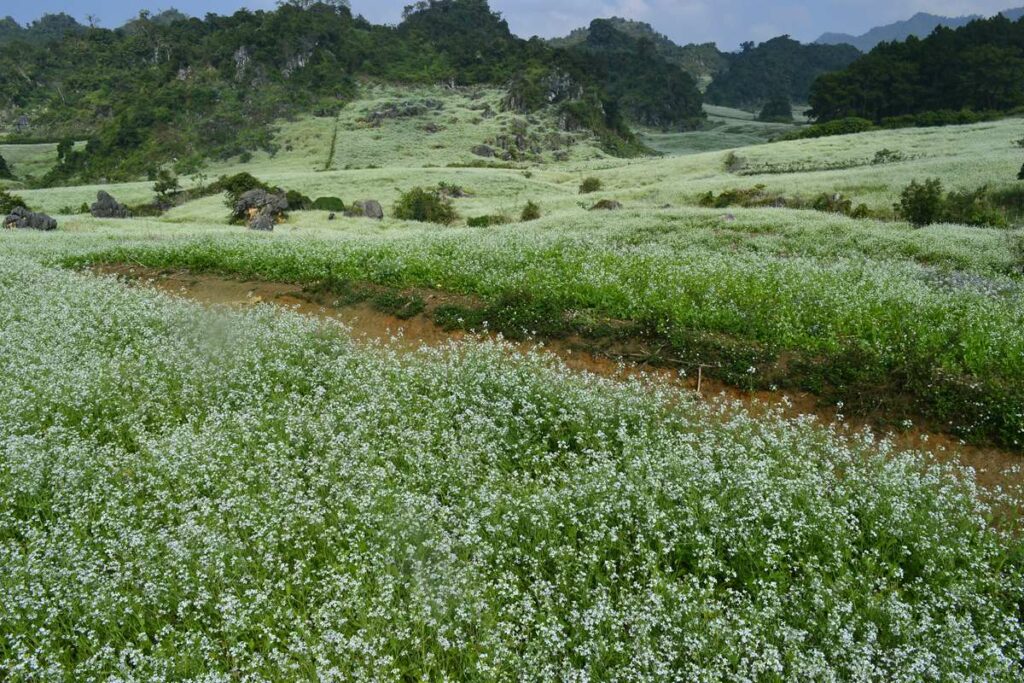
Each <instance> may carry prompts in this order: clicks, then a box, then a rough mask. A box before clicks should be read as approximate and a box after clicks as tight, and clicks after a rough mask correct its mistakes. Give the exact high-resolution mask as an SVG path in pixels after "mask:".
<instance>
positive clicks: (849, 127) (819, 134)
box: [781, 116, 875, 140]
mask: <svg viewBox="0 0 1024 683" xmlns="http://www.w3.org/2000/svg"><path fill="white" fill-rule="evenodd" d="M874 129H875V124H874V123H872V122H871V121H868V120H867V119H861V118H857V117H856V116H851V117H849V118H845V119H836V120H835V121H829V122H828V123H818V124H815V125H813V126H808V127H807V128H804V129H802V130H798V131H794V132H792V133H788V134H786V135H784V136H782V138H781V139H783V140H806V139H809V138H824V137H828V136H831V135H852V134H854V133H864V132H867V131H869V130H874Z"/></svg>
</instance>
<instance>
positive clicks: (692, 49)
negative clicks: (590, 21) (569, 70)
mask: <svg viewBox="0 0 1024 683" xmlns="http://www.w3.org/2000/svg"><path fill="white" fill-rule="evenodd" d="M602 21H605V22H607V23H608V24H610V25H611V26H612V27H613V28H615V29H616V30H618V31H620V32H622V33H625V34H626V35H628V36H631V37H633V38H636V39H638V40H640V39H647V40H650V41H651V42H652V43H654V48H655V50H657V52H658V54H660V55H661V56H662V57H664V58H665V59H667V60H668V61H670V62H672V63H673V64H675V65H676V66H678V67H679V68H681V69H682V70H683V71H685V72H686V73H688V74H690V76H692V77H693V79H694V80H696V81H697V82H698V83H699V84H702V85H704V86H706V85H707V84H708V83H710V82H711V81H712V80H713V79H714V77H715V76H717V75H718V74H720V73H721V72H722V71H724V70H725V69H726V67H727V66H728V58H727V57H726V56H725V55H724V54H722V52H721V51H719V49H718V48H717V47H716V46H715V44H714V43H703V44H700V45H697V44H689V45H677V44H676V43H675V42H673V41H672V39H670V38H669V37H668V36H666V35H664V34H661V33H658V32H657V31H656V30H655V29H654V27H652V26H651V25H650V24H647V23H644V22H641V21H633V20H631V19H622V18H620V17H610V18H608V19H604V20H602ZM589 37H590V27H589V26H588V27H582V28H578V29H576V30H575V31H573V32H572V33H570V34H569V35H567V36H565V37H564V38H553V39H551V40H549V41H548V43H549V44H551V45H552V46H554V47H576V46H579V45H581V44H583V43H586V42H587V40H588V39H589Z"/></svg>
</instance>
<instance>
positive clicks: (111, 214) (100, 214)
mask: <svg viewBox="0 0 1024 683" xmlns="http://www.w3.org/2000/svg"><path fill="white" fill-rule="evenodd" d="M89 213H91V214H92V215H93V216H94V217H96V218H131V217H132V212H131V211H129V210H128V207H126V206H124V205H123V204H119V203H118V201H117V200H116V199H114V198H113V197H111V196H110V195H109V194H107V193H106V192H104V191H103V190H100V191H99V192H97V193H96V201H95V202H93V204H92V206H90V207H89Z"/></svg>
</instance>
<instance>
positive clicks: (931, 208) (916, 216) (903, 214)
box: [893, 178, 943, 228]
mask: <svg viewBox="0 0 1024 683" xmlns="http://www.w3.org/2000/svg"><path fill="white" fill-rule="evenodd" d="M893 209H895V211H896V215H897V216H899V217H900V218H902V219H904V220H906V221H907V222H909V223H912V224H913V225H915V226H917V227H919V228H920V227H924V226H926V225H931V224H932V223H936V222H938V221H939V220H940V219H941V217H942V211H943V191H942V181H941V180H939V179H938V178H929V179H928V180H925V181H924V183H920V184H919V183H918V182H917V181H916V180H913V181H911V183H910V185H908V186H907V187H905V188H904V189H903V192H902V193H900V200H899V202H897V203H896V204H895V205H894V206H893Z"/></svg>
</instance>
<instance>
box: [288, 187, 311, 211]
mask: <svg viewBox="0 0 1024 683" xmlns="http://www.w3.org/2000/svg"><path fill="white" fill-rule="evenodd" d="M285 199H287V200H288V208H289V209H291V210H292V211H309V210H310V209H312V208H313V200H312V199H310V198H309V197H307V196H306V195H304V194H302V193H301V192H299V191H298V190H288V192H287V193H285Z"/></svg>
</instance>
